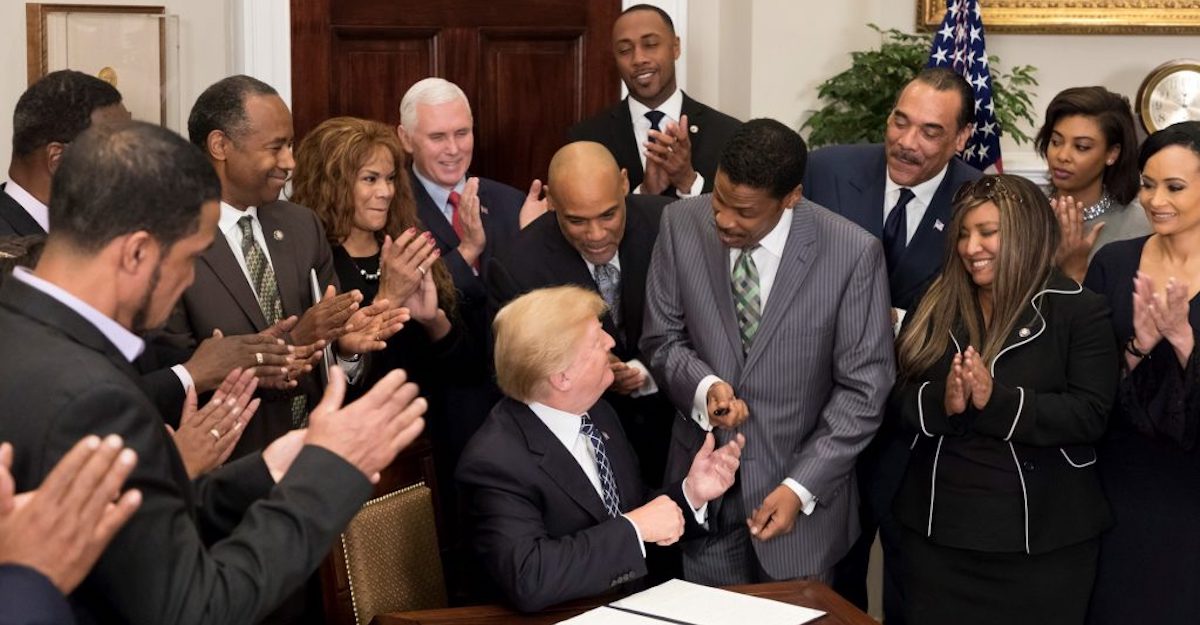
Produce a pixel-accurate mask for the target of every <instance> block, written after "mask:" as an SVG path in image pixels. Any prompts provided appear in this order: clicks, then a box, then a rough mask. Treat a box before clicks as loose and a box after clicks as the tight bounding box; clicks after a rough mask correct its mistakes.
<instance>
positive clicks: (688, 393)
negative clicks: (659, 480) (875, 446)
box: [641, 119, 895, 584]
mask: <svg viewBox="0 0 1200 625" xmlns="http://www.w3.org/2000/svg"><path fill="white" fill-rule="evenodd" d="M806 157H807V149H806V147H805V145H804V140H803V139H801V138H800V135H798V134H796V133H795V132H794V131H792V130H791V129H789V128H787V127H786V126H784V125H783V124H781V123H779V122H777V121H774V120H769V119H759V120H753V121H750V122H747V123H746V124H745V125H743V126H742V128H741V130H739V131H738V133H737V134H735V135H734V136H733V138H732V139H730V141H729V143H728V144H727V145H726V147H725V150H724V152H723V153H722V155H721V160H720V163H719V167H718V170H717V174H716V176H715V181H714V182H715V186H714V189H713V193H712V194H711V195H703V196H699V197H696V198H691V199H687V200H681V201H679V202H676V203H674V204H672V205H670V206H668V207H667V208H666V209H665V211H664V213H663V221H662V225H661V227H660V233H659V238H658V243H657V245H656V247H655V250H654V255H653V259H652V260H651V265H650V275H649V278H648V280H647V285H646V321H645V324H646V325H645V330H644V331H643V334H642V341H641V347H642V350H643V352H644V353H646V354H648V356H649V358H650V368H651V370H652V372H653V373H654V376H655V378H656V379H657V380H658V381H659V385H660V387H662V388H665V389H666V391H667V393H668V395H669V397H670V398H671V401H672V403H673V404H674V405H675V407H676V408H677V409H678V411H679V413H680V416H679V417H678V418H677V419H676V421H675V423H674V428H673V431H672V441H671V450H670V456H669V459H668V468H667V479H679V478H680V477H682V475H683V473H685V472H686V470H687V466H688V462H689V461H690V458H691V456H692V455H694V454H695V452H696V450H697V449H699V447H700V445H701V443H702V442H703V440H704V435H705V432H706V431H708V430H713V431H715V432H716V434H717V436H718V438H719V439H720V440H721V441H722V442H724V441H726V440H729V439H730V438H731V437H732V436H734V435H735V433H737V432H740V433H742V434H745V436H746V447H745V451H744V452H743V455H742V464H741V469H740V470H739V471H738V475H737V481H736V482H735V484H734V486H733V487H732V488H731V489H730V490H729V491H728V492H727V493H726V494H725V495H724V496H723V497H722V498H720V499H719V500H717V501H714V502H713V503H712V506H713V510H712V511H711V512H712V514H710V530H711V531H710V533H709V534H708V535H707V536H704V537H701V538H698V539H695V540H692V541H688V542H687V543H685V544H684V545H683V552H684V575H685V577H687V578H688V579H690V580H693V581H697V582H701V583H706V584H738V583H753V582H762V581H770V580H781V579H794V578H800V577H806V578H815V579H820V580H823V581H829V580H830V578H831V577H832V575H831V570H832V568H833V565H834V564H835V563H836V562H837V561H838V560H839V559H840V558H841V557H842V556H843V555H844V554H845V553H846V551H847V550H848V549H849V548H850V546H851V545H852V544H853V542H854V540H855V538H857V536H858V533H859V520H858V489H857V487H856V485H855V477H854V461H855V457H856V456H857V455H858V453H859V452H860V451H862V449H863V448H864V447H865V446H866V445H867V442H868V441H869V440H870V439H871V436H872V435H873V434H874V432H875V429H876V428H877V427H878V426H879V423H880V421H881V415H882V412H883V404H884V401H885V400H886V398H887V394H888V391H889V390H890V389H891V386H892V382H893V380H894V376H895V365H894V362H893V347H892V331H891V323H890V313H889V307H890V302H889V296H888V279H887V272H886V269H885V264H884V259H883V250H882V247H881V246H880V244H879V241H878V240H877V239H875V238H874V237H872V236H871V235H869V234H868V233H867V232H866V231H864V230H862V229H861V228H859V227H858V226H856V225H854V224H853V223H851V222H850V221H848V220H846V219H844V218H842V217H839V216H837V215H835V214H833V213H831V212H829V211H827V210H825V209H824V208H822V207H820V206H818V205H817V204H814V203H812V202H810V201H808V200H804V199H802V198H801V193H802V185H801V180H802V179H803V177H804V165H805V161H806Z"/></svg>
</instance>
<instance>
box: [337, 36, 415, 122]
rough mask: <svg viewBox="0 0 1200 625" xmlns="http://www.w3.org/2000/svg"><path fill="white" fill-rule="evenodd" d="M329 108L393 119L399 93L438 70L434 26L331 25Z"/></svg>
mask: <svg viewBox="0 0 1200 625" xmlns="http://www.w3.org/2000/svg"><path fill="white" fill-rule="evenodd" d="M332 30H333V59H334V69H333V72H332V82H333V91H332V93H331V94H330V95H331V105H332V110H334V111H337V112H338V114H339V115H353V116H355V117H365V118H367V119H374V120H378V121H381V122H384V123H386V124H389V125H396V124H397V123H399V121H400V110H399V109H400V99H401V98H403V97H404V92H405V91H406V90H408V88H409V87H410V86H411V85H412V84H413V83H414V82H416V81H418V80H420V79H422V78H425V77H426V76H432V75H434V74H435V73H436V72H437V66H438V64H437V56H438V55H437V47H438V46H437V43H438V42H437V31H436V30H430V29H404V28H390V29H383V28H372V29H363V28H347V27H334V28H333V29H332Z"/></svg>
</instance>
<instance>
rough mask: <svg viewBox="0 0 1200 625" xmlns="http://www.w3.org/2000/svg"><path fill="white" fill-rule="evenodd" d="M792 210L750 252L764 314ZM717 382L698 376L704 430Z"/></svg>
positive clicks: (811, 503) (808, 497)
mask: <svg viewBox="0 0 1200 625" xmlns="http://www.w3.org/2000/svg"><path fill="white" fill-rule="evenodd" d="M793 214H794V213H793V211H792V209H790V208H786V209H784V211H783V214H782V215H780V217H779V223H777V224H775V227H774V228H772V229H771V231H770V232H768V233H767V235H766V236H764V237H763V238H762V240H760V241H759V242H758V248H757V249H755V250H754V251H753V252H752V253H751V255H750V256H751V258H753V259H754V265H755V268H757V269H758V303H759V311H760V313H761V314H762V315H764V316H765V315H766V312H767V301H768V300H769V299H770V297H771V287H773V286H775V276H776V275H777V274H778V273H779V262H780V260H782V259H783V249H784V248H785V247H786V246H787V240H788V234H789V233H790V232H791V231H792V216H793ZM741 254H742V250H740V249H737V248H734V249H730V250H729V274H730V280H731V281H732V280H733V265H734V263H735V262H737V258H738V256H740V255H741ZM717 382H723V380H722V379H721V378H719V377H717V376H715V375H708V376H705V377H704V379H702V380H700V384H697V385H696V396H695V398H694V399H693V405H692V419H694V420H695V421H696V423H697V424H699V425H700V427H702V428H704V429H705V430H706V431H712V428H713V426H712V424H711V423H709V422H708V389H710V388H712V385H713V384H716V383H717ZM751 418H753V417H751ZM783 484H784V485H785V486H787V487H788V488H790V489H792V492H794V493H796V496H797V497H799V498H800V509H801V511H802V512H803V513H804V514H812V513H813V510H816V509H817V498H816V497H814V496H813V494H812V493H811V492H809V490H808V489H807V488H805V487H804V486H803V485H801V484H800V483H799V482H797V481H796V480H793V479H792V478H790V477H789V478H784V480H783Z"/></svg>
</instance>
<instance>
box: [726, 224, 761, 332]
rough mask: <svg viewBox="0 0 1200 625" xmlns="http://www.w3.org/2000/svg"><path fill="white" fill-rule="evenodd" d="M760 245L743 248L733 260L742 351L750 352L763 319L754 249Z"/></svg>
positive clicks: (733, 281) (735, 309)
mask: <svg viewBox="0 0 1200 625" xmlns="http://www.w3.org/2000/svg"><path fill="white" fill-rule="evenodd" d="M757 249H758V246H757V245H755V246H754V247H748V248H746V249H743V250H742V252H741V253H740V254H738V257H737V260H735V261H734V262H733V273H732V275H731V276H730V278H731V285H732V286H733V308H734V311H735V312H736V313H737V320H738V330H739V332H740V333H741V335H742V352H743V353H749V352H750V344H751V343H752V342H754V334H755V333H756V332H758V324H759V323H760V322H761V321H762V299H761V297H760V295H759V293H760V290H759V284H758V265H755V264H754V256H752V254H754V250H757Z"/></svg>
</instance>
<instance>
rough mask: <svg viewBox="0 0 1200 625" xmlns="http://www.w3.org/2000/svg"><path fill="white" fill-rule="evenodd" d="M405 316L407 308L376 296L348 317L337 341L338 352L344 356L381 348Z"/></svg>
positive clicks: (405, 319) (401, 326) (400, 325)
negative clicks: (343, 331) (393, 305)
mask: <svg viewBox="0 0 1200 625" xmlns="http://www.w3.org/2000/svg"><path fill="white" fill-rule="evenodd" d="M409 318H410V315H409V311H408V309H407V308H393V307H392V304H391V302H389V301H388V300H386V299H376V300H375V301H374V302H373V303H372V304H371V305H370V306H367V307H365V308H362V309H360V310H359V311H358V312H356V313H354V316H353V317H351V318H350V321H349V322H348V323H347V324H346V327H347V332H346V333H345V334H343V335H342V337H341V338H339V339H338V341H337V346H338V352H339V353H340V354H341V355H343V356H345V355H348V354H364V353H366V352H377V351H379V350H381V349H384V348H385V347H387V340H388V339H390V338H392V337H393V336H395V334H396V333H397V332H399V331H400V330H401V329H403V328H404V324H405V322H407V321H408V320H409Z"/></svg>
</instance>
